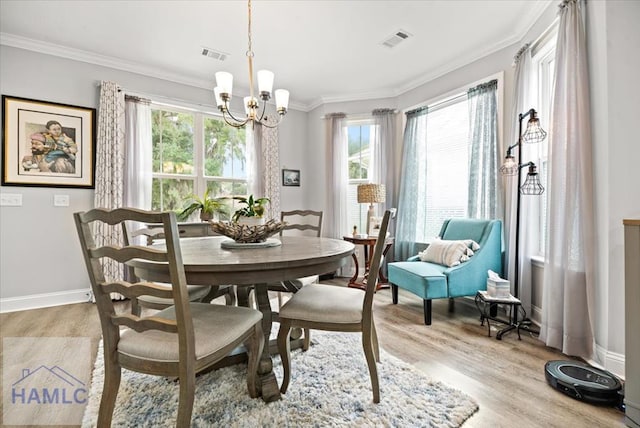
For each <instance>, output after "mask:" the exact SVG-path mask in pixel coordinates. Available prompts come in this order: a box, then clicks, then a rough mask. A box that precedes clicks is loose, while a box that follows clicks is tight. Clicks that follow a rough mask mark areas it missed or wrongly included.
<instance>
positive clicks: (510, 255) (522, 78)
mask: <svg viewBox="0 0 640 428" xmlns="http://www.w3.org/2000/svg"><path fill="white" fill-rule="evenodd" d="M514 65H515V82H514V99H513V104H512V106H511V114H510V116H509V117H508V120H509V121H510V123H511V133H510V134H508V135H510V136H511V137H510V138H508V139H507V140H506V141H505V142H504V148H503V150H502V153H503V154H504V153H506V151H507V147H509V146H511V145H513V144H515V143H516V142H517V141H518V138H519V135H518V115H519V114H520V113H526V112H527V111H529V110H530V109H531V108H535V107H536V106H534V105H533V91H532V89H531V85H532V66H531V49H530V47H529V44H526V45H525V46H523V47H522V48H521V49H520V51H519V52H518V53H517V54H516V56H515V58H514ZM527 120H528V117H527V118H526V119H525V120H523V124H522V126H523V129H526V125H527ZM513 154H514V155H515V156H516V159H517V160H518V162H519V163H526V162H529V161H533V160H535V159H534V158H533V153H531V146H530V145H529V144H526V143H523V144H522V153H518V152H517V149H514V152H513ZM527 171H528V169H527V168H523V169H522V170H520V174H521V175H523V178H522V180H521V182H524V179H525V177H524V176H525V175H526V173H527ZM503 180H504V181H503V184H504V189H505V217H504V218H505V228H504V233H505V243H506V248H505V254H506V257H505V266H504V268H503V270H504V273H505V274H506V276H507V278H509V279H511V288H512V289H511V293H512V294H515V287H516V284H515V283H514V282H513V278H515V247H516V205H517V197H518V192H519V191H520V189H518V177H517V176H511V175H507V176H503ZM536 203H539V198H538V197H536V196H530V195H520V241H519V246H520V251H519V254H520V257H519V263H518V264H519V266H518V269H519V270H518V272H519V273H520V274H519V276H518V284H517V286H518V298H519V299H520V301H521V302H522V307H523V308H524V310H525V311H527V313H529V314H530V313H531V256H532V255H533V254H534V253H535V252H536V248H535V246H534V245H533V242H532V241H533V240H532V239H531V236H532V233H533V231H532V230H531V227H530V225H532V224H534V223H535V221H532V220H533V219H532V216H533V212H532V208H533V204H536Z"/></svg>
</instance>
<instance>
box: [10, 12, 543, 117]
mask: <svg viewBox="0 0 640 428" xmlns="http://www.w3.org/2000/svg"><path fill="white" fill-rule="evenodd" d="M552 1H553V0H547V1H543V2H540V3H538V4H537V5H536V9H535V10H534V11H533V12H532V13H530V14H528V15H527V17H528V19H527V17H524V18H523V20H525V19H526V22H524V23H523V24H522V25H514V28H516V29H517V28H522V30H521V31H519V32H518V33H514V34H512V35H511V36H510V37H508V38H506V39H503V40H502V41H501V42H498V43H496V44H494V45H492V46H488V47H486V48H485V49H482V50H480V51H474V54H473V55H471V56H467V57H462V58H460V59H459V60H456V61H453V62H450V63H448V64H446V65H444V66H442V67H438V68H436V69H434V70H432V71H431V72H428V73H426V74H424V75H422V76H420V77H419V78H417V79H414V80H411V81H409V82H407V83H405V84H403V85H401V86H399V87H397V88H393V89H388V90H380V91H370V92H362V93H357V94H346V95H339V96H324V97H319V98H317V99H314V100H312V101H311V102H309V103H300V102H295V101H293V100H291V101H290V103H289V108H290V109H294V110H298V111H302V112H305V113H308V112H310V111H312V110H314V109H316V108H318V107H320V106H322V105H324V104H330V103H343V102H354V101H366V100H372V99H382V98H395V97H398V96H400V95H402V94H404V93H406V92H409V91H411V90H413V89H416V88H418V87H420V86H422V85H425V84H427V83H429V82H431V81H433V80H435V79H437V78H439V77H442V76H444V75H445V74H447V73H450V72H452V71H454V70H457V69H459V68H461V67H464V66H466V65H468V64H471V63H473V62H475V61H477V60H480V59H482V58H484V57H486V56H488V55H491V54H493V53H495V52H498V51H499V50H501V49H504V48H507V47H509V46H511V45H513V44H515V43H518V42H522V40H523V39H524V38H525V36H526V35H527V33H528V32H529V31H530V30H531V28H532V27H533V26H534V25H535V23H536V22H537V21H538V19H539V18H540V17H541V16H542V14H543V13H544V11H545V10H546V9H547V7H548V6H549V5H550V4H551V2H552ZM0 44H2V45H6V46H11V47H15V48H20V49H25V50H30V51H34V52H38V53H42V54H45V55H53V56H57V57H61V58H66V59H72V60H75V61H80V62H85V63H89V64H96V65H100V66H103V67H108V68H113V69H116V70H122V71H127V72H130V73H135V74H140V75H143V76H147V77H153V78H157V79H162V80H167V81H169V82H174V83H179V84H182V85H187V86H193V87H196V88H200V89H206V90H208V91H211V90H212V88H211V86H212V82H211V81H209V80H206V79H198V78H189V77H185V76H184V75H182V74H177V73H173V72H170V71H166V70H160V69H158V68H157V67H150V66H147V65H144V64H140V63H137V62H134V61H125V60H122V59H119V58H114V57H110V56H106V55H100V54H96V53H93V52H87V51H83V50H79V49H74V48H69V47H66V46H61V45H56V44H53V43H49V42H44V41H40V40H35V39H29V38H26V37H20V36H16V35H13V34H9V33H3V32H0ZM246 92H247V93H248V91H246Z"/></svg>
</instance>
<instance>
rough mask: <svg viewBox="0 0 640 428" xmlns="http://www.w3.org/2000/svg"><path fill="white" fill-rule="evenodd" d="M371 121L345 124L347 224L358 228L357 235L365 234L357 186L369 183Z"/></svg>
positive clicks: (364, 210) (364, 212) (364, 215)
mask: <svg viewBox="0 0 640 428" xmlns="http://www.w3.org/2000/svg"><path fill="white" fill-rule="evenodd" d="M372 125H373V122H372V121H371V120H359V121H349V122H348V123H347V137H348V138H347V144H348V145H349V149H348V155H349V157H348V159H347V162H348V163H349V190H348V193H347V195H348V208H347V213H348V216H349V224H350V225H351V226H356V227H357V228H358V233H367V231H366V230H365V229H366V227H367V211H368V209H369V207H368V205H366V204H359V203H358V191H357V189H358V184H362V183H369V182H370V180H371V168H372V167H373V153H372V150H371V146H370V141H371V127H372Z"/></svg>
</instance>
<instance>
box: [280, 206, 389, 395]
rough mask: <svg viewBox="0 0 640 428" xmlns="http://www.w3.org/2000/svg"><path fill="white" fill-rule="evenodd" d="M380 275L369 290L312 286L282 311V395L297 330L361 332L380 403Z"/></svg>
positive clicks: (376, 258) (385, 221)
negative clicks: (376, 301) (376, 305)
mask: <svg viewBox="0 0 640 428" xmlns="http://www.w3.org/2000/svg"><path fill="white" fill-rule="evenodd" d="M390 214H391V213H390V211H388V210H387V211H386V212H385V213H384V216H383V218H382V224H381V225H380V236H385V234H386V233H387V227H388V225H389V217H390ZM384 246H385V240H384V239H378V240H377V241H376V245H375V247H374V251H373V255H372V258H371V264H370V266H371V271H372V272H377V271H378V268H379V267H380V263H381V261H382V251H383V249H384ZM377 283H378V275H369V277H368V278H367V286H366V289H365V291H364V292H363V291H362V290H360V289H358V288H348V287H342V286H336V285H330V284H310V285H307V286H306V287H303V288H302V289H300V290H299V291H298V292H297V293H295V294H294V295H293V296H292V297H291V299H289V301H288V302H286V303H285V304H284V305H283V306H282V307H281V308H280V330H279V331H278V352H280V357H281V359H282V368H283V380H282V385H281V386H280V392H281V393H283V394H284V393H286V392H287V388H288V387H289V380H290V377H291V346H290V344H289V336H290V334H291V329H292V328H293V327H298V328H304V329H317V330H327V331H343V332H360V333H362V347H363V349H364V355H365V358H366V360H367V365H368V366H369V375H370V377H371V386H372V389H373V402H374V403H379V402H380V387H379V383H378V370H377V367H376V362H379V361H380V349H379V346H378V337H377V335H376V327H375V324H374V319H373V311H372V306H373V296H374V294H375V291H376V285H377Z"/></svg>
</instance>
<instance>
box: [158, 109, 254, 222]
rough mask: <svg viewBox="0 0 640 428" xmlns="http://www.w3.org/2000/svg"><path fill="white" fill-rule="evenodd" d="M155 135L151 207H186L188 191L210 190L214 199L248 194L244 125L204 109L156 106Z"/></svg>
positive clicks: (197, 193) (179, 208)
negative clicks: (240, 125)
mask: <svg viewBox="0 0 640 428" xmlns="http://www.w3.org/2000/svg"><path fill="white" fill-rule="evenodd" d="M152 138H153V140H152V141H153V142H152V144H153V182H152V183H153V184H152V186H153V188H152V209H154V210H174V211H181V210H182V209H183V208H184V206H185V204H186V203H187V202H188V201H189V195H191V194H196V195H199V196H203V195H204V193H205V191H206V190H207V189H208V190H209V196H210V197H225V196H227V197H231V196H234V195H246V194H247V188H248V186H247V164H246V162H247V159H246V130H245V129H244V128H241V129H238V128H234V127H231V126H229V125H227V124H226V123H225V122H224V121H223V120H222V118H220V117H217V116H212V115H208V114H205V113H202V112H198V111H190V110H185V109H181V108H178V107H170V106H166V105H157V104H153V105H152ZM229 204H230V205H233V203H232V201H231V200H230V201H229ZM231 209H234V208H231ZM198 216H199V213H197V212H196V213H194V214H193V216H192V218H191V219H189V220H190V221H198Z"/></svg>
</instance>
